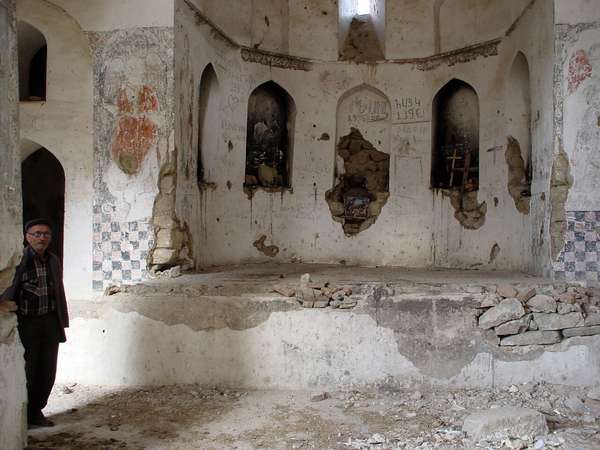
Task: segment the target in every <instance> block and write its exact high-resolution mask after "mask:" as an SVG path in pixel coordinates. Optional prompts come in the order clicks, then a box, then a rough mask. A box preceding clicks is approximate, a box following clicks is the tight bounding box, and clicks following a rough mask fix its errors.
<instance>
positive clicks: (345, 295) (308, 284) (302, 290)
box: [276, 273, 358, 309]
mask: <svg viewBox="0 0 600 450" xmlns="http://www.w3.org/2000/svg"><path fill="white" fill-rule="evenodd" d="M276 292H278V293H281V294H282V295H284V294H283V292H287V291H284V290H283V289H282V290H277V291H276ZM351 295H352V289H350V288H348V287H340V286H336V287H332V286H330V284H329V283H328V282H325V283H322V284H320V283H313V282H312V281H311V278H310V274H308V273H305V274H304V275H302V276H301V277H300V287H299V288H298V289H297V290H296V291H295V296H296V300H297V301H298V302H299V303H300V304H301V305H302V307H303V308H327V307H331V308H334V309H351V308H354V307H355V306H356V305H357V303H358V300H357V298H354V297H351ZM286 296H287V295H286Z"/></svg>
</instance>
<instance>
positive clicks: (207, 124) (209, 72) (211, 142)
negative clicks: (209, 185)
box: [196, 64, 220, 188]
mask: <svg viewBox="0 0 600 450" xmlns="http://www.w3.org/2000/svg"><path fill="white" fill-rule="evenodd" d="M219 97H220V92H219V80H218V79H217V74H216V73H215V69H214V67H213V65H212V64H208V65H207V66H206V67H205V68H204V71H203V72H202V77H201V78H200V89H199V93H198V149H197V150H198V151H197V156H196V158H197V159H196V181H197V182H198V187H200V188H202V186H204V185H205V183H206V182H207V181H208V180H209V179H210V178H211V173H210V170H211V169H214V167H211V166H209V167H207V165H206V162H207V160H213V159H214V158H215V157H216V156H217V142H218V135H217V132H216V130H217V129H218V118H219V115H218V108H219Z"/></svg>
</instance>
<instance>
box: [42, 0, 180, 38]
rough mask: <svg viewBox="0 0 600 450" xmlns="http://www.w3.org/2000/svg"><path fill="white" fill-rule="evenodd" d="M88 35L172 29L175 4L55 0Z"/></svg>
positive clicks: (164, 0) (138, 0)
mask: <svg viewBox="0 0 600 450" xmlns="http://www.w3.org/2000/svg"><path fill="white" fill-rule="evenodd" d="M52 3H54V4H55V5H57V6H59V7H61V8H62V9H64V10H65V11H66V12H67V14H69V15H70V16H71V17H73V18H74V19H75V20H77V22H79V25H80V26H81V28H82V29H84V30H86V31H110V30H116V29H123V28H136V27H172V26H173V17H174V16H173V11H174V9H173V0H85V1H81V0H52Z"/></svg>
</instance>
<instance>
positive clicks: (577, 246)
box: [551, 0, 600, 283]
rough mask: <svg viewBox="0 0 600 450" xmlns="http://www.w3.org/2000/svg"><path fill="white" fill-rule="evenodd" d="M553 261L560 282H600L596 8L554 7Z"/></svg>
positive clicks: (599, 15) (599, 10) (599, 19)
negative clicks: (599, 260)
mask: <svg viewBox="0 0 600 450" xmlns="http://www.w3.org/2000/svg"><path fill="white" fill-rule="evenodd" d="M556 14H557V19H556V20H557V25H556V27H555V34H556V46H555V47H556V52H557V53H556V67H555V73H556V76H555V79H556V85H555V96H556V108H555V111H556V113H555V122H556V123H555V130H556V132H555V140H556V144H555V145H556V148H557V149H558V151H557V152H556V156H555V160H554V168H555V170H554V171H553V174H555V176H554V177H553V181H552V192H553V195H552V222H551V227H552V228H551V238H552V244H553V246H552V259H553V262H554V273H555V276H556V277H557V278H558V279H566V280H579V281H587V282H588V283H598V282H600V278H599V277H600V275H599V274H600V271H599V270H598V265H597V261H598V257H599V256H600V235H599V234H598V227H599V225H600V222H598V218H599V217H600V196H599V195H598V192H599V191H600V181H599V180H600V156H599V155H600V154H599V153H598V146H599V145H600V126H599V125H598V124H599V120H598V118H599V117H600V101H599V98H600V75H599V74H600V46H599V45H598V42H600V5H598V4H595V3H594V4H590V3H587V2H582V1H575V2H565V1H562V0H561V1H558V2H556Z"/></svg>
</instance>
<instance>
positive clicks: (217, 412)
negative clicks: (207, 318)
mask: <svg viewBox="0 0 600 450" xmlns="http://www.w3.org/2000/svg"><path fill="white" fill-rule="evenodd" d="M598 393H599V388H598V387H596V388H580V387H569V386H559V385H550V384H545V383H528V384H522V385H512V386H508V387H498V388H489V389H483V388H482V389H448V388H440V387H433V388H426V387H425V386H422V387H420V388H419V390H418V391H417V390H415V389H403V390H393V391H387V390H378V391H372V392H371V391H358V390H345V391H338V392H324V391H323V392H319V391H316V392H313V393H310V392H300V391H241V390H231V389H221V388H212V389H206V388H202V387H200V386H197V385H175V386H160V387H145V388H138V389H117V388H107V387H98V386H83V385H79V384H69V385H60V386H56V387H55V389H54V392H53V395H52V396H51V398H50V403H49V406H48V408H46V410H45V413H46V415H48V416H49V417H50V418H51V419H52V420H54V421H55V422H56V424H57V425H56V426H55V427H53V428H41V429H36V430H31V431H30V434H29V446H28V448H29V449H40V448H52V449H55V448H60V449H86V450H88V449H137V448H144V449H169V450H170V449H191V448H197V449H203V450H232V449H237V450H259V449H262V450H267V449H268V450H288V449H316V450H329V449H331V450H349V449H356V450H415V449H420V450H434V449H435V450H440V449H441V450H454V449H457V450H458V449H468V450H473V449H477V448H482V449H503V450H507V449H520V450H523V449H528V450H534V449H535V450H543V449H548V450H554V449H556V450H567V449H568V450H571V449H576V448H580V449H586V450H588V449H599V448H600V420H599V419H600V400H598V396H599V394H598ZM510 411H513V412H514V417H513V413H511V412H510ZM474 417H475V418H477V417H479V419H478V420H479V422H477V421H475V422H474V421H473V418H474ZM525 419H527V420H525ZM530 419H531V420H530ZM511 420H512V421H515V420H516V421H518V422H519V426H518V427H517V426H514V427H513V426H512V425H511V427H509V428H510V429H509V428H507V427H506V423H508V422H511ZM469 423H471V424H473V423H476V424H479V425H478V427H471V426H470V425H469ZM513 425H514V424H513ZM546 426H547V428H545V427H546ZM521 428H522V429H521ZM475 429H477V430H479V431H481V433H480V434H473V433H474V431H473V430H475ZM484 431H485V432H484ZM511 431H512V432H511Z"/></svg>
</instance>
